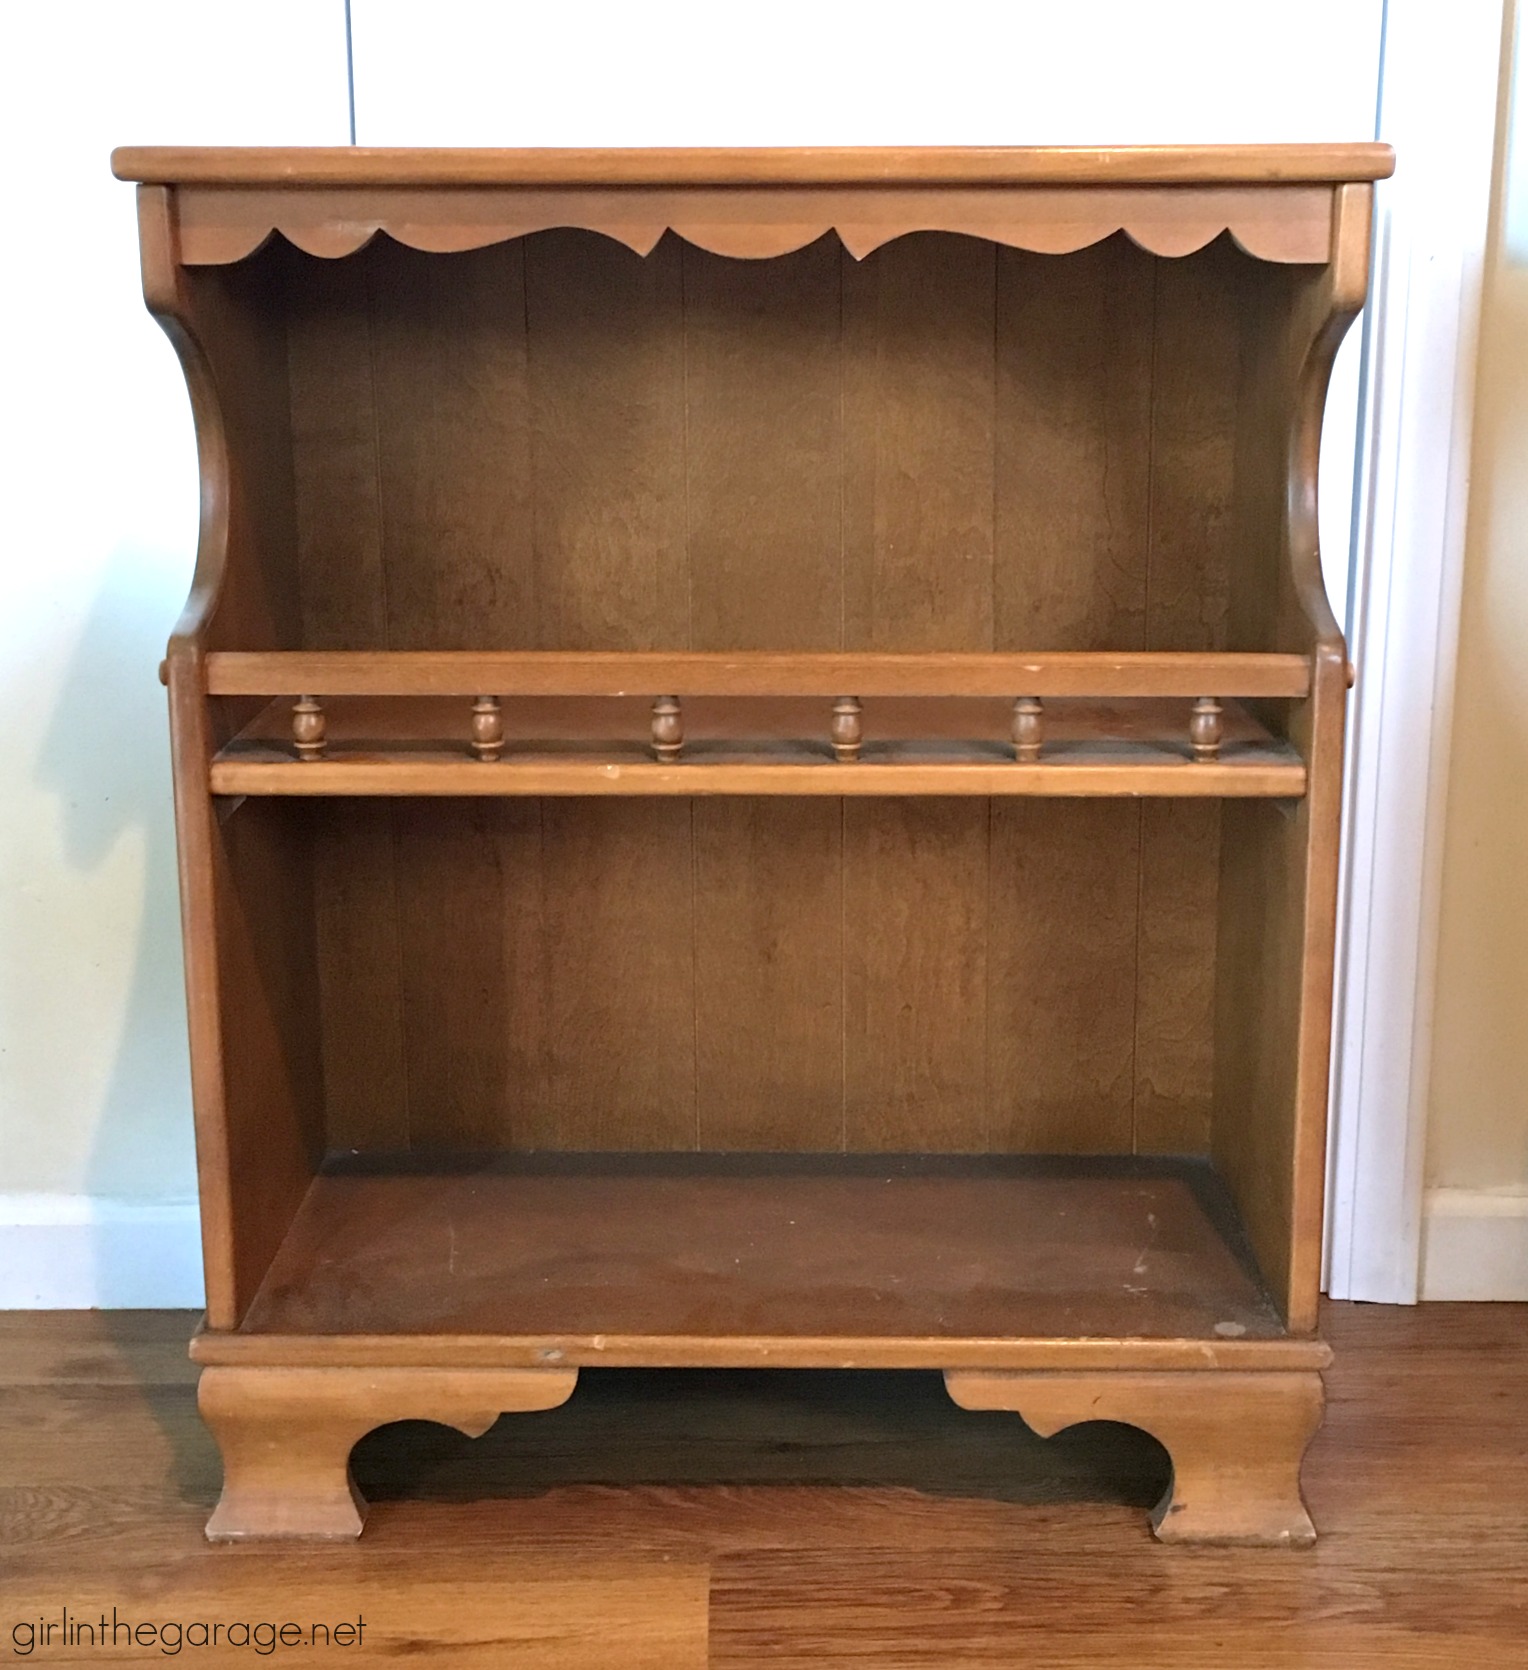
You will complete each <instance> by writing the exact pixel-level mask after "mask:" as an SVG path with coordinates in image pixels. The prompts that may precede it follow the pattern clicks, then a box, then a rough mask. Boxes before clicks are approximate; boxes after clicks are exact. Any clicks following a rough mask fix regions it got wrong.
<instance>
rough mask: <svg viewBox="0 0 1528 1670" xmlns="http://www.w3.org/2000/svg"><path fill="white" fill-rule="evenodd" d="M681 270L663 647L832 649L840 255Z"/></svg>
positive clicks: (838, 532)
mask: <svg viewBox="0 0 1528 1670" xmlns="http://www.w3.org/2000/svg"><path fill="white" fill-rule="evenodd" d="M683 260H684V312H685V356H686V358H685V388H686V396H687V406H686V416H687V432H686V445H687V470H688V475H687V481H686V487H685V502H686V505H687V507H688V544H689V613H688V621H687V623H686V624H687V627H688V637H687V638H686V639H683V640H681V639H680V638H679V637H678V636H677V635H676V634H674V633H670V634H669V635H668V637H667V639H666V640H665V641H666V642H669V643H676V642H680V641H684V642H687V643H688V644H690V645H692V646H693V647H694V648H695V649H698V650H702V651H705V650H716V651H732V652H736V651H738V650H747V651H775V652H778V651H782V650H819V651H822V650H835V649H841V648H842V647H843V635H844V595H843V558H842V550H841V543H842V527H841V522H842V511H841V505H840V497H841V492H842V487H841V475H842V454H843V411H842V391H841V369H840V312H841V296H840V290H841V283H840V266H841V252H840V251H839V250H838V249H837V248H836V247H835V245H834V244H833V242H832V240H830V239H826V240H823V241H822V242H820V243H816V244H813V245H811V246H809V247H808V248H806V249H803V250H800V251H798V252H797V253H795V254H793V255H788V256H782V257H781V258H779V259H778V260H775V261H770V262H768V263H764V264H757V263H752V262H739V261H724V260H721V259H719V258H717V257H715V256H708V255H704V254H701V253H698V252H696V251H693V250H687V251H685V253H684V257H683ZM782 482H789V483H790V491H789V492H785V493H782V492H781V491H780V484H781V483H782ZM761 553H763V554H764V555H763V557H762V560H761ZM681 693H682V694H690V693H691V692H689V691H685V690H683V689H682V688H681ZM814 693H815V694H822V692H814Z"/></svg>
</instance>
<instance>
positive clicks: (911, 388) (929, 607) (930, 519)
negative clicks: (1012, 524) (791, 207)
mask: <svg viewBox="0 0 1528 1670" xmlns="http://www.w3.org/2000/svg"><path fill="white" fill-rule="evenodd" d="M994 261H995V256H994V251H993V249H992V247H991V245H990V244H983V243H980V242H978V241H976V240H974V239H962V238H950V237H936V236H933V235H927V234H925V235H921V236H916V237H909V238H904V239H902V240H900V241H899V242H898V243H896V244H894V245H891V246H889V247H887V248H886V249H883V250H880V251H878V252H877V253H876V254H875V255H874V256H873V257H872V258H871V259H870V260H868V261H866V262H864V263H863V264H861V265H859V266H856V267H850V268H846V270H845V272H844V293H843V308H844V325H843V353H844V389H843V400H844V464H843V553H844V555H843V560H844V596H845V618H844V640H845V641H844V647H845V648H846V649H856V650H878V651H898V650H900V651H915V650H922V651H928V650H964V651H973V650H987V649H991V648H992V647H993V646H992V573H993V567H992V564H993V558H992V537H993V536H992V505H993V467H994V464H993V460H994V441H993V410H994V393H993V389H994V379H995V376H996V371H995V364H994V346H993V344H994V325H993V310H994V296H995V282H994V272H995V265H994ZM841 688H842V689H844V690H852V687H850V686H842V687H841ZM852 693H854V694H858V695H863V694H865V692H864V691H853V692H852ZM1014 693H1015V694H1019V693H1020V692H1014Z"/></svg>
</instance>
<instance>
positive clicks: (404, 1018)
mask: <svg viewBox="0 0 1528 1670" xmlns="http://www.w3.org/2000/svg"><path fill="white" fill-rule="evenodd" d="M387 868H388V892H389V894H390V895H391V912H392V921H393V958H394V967H395V970H396V979H395V981H394V990H395V993H396V997H397V1007H398V1048H399V1050H400V1051H401V1053H402V1055H403V1147H404V1150H405V1152H407V1153H413V1151H414V1084H413V1072H412V1051H411V1050H410V1049H409V1026H408V1013H407V1000H406V998H405V997H404V991H405V988H406V985H407V982H406V981H405V979H404V974H403V968H404V963H403V907H402V904H401V902H400V900H399V896H398V802H397V801H396V800H391V801H389V802H388V803H387ZM326 1111H327V1110H326Z"/></svg>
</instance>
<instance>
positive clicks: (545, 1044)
mask: <svg viewBox="0 0 1528 1670" xmlns="http://www.w3.org/2000/svg"><path fill="white" fill-rule="evenodd" d="M546 872H547V851H546V796H545V795H542V796H539V797H538V798H537V801H536V943H535V945H533V946H532V947H531V950H532V954H533V955H534V957H535V959H536V983H537V986H538V987H539V988H540V991H539V995H538V998H537V1003H538V1006H539V1013H538V1015H537V1016H536V1018H535V1026H536V1059H535V1062H534V1064H533V1066H532V1071H533V1073H534V1074H535V1084H536V1130H537V1132H538V1136H537V1141H538V1143H540V1142H543V1141H544V1140H545V1138H544V1137H542V1136H541V1135H540V1134H539V1133H541V1132H543V1131H545V1130H546V1128H547V1126H548V1125H549V1124H550V1123H551V1119H552V1049H551V1045H550V1040H549V1037H548V1018H549V1016H550V1015H551V1013H552V941H551V935H550V934H548V932H547V875H546Z"/></svg>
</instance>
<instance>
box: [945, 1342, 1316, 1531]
mask: <svg viewBox="0 0 1528 1670" xmlns="http://www.w3.org/2000/svg"><path fill="white" fill-rule="evenodd" d="M945 1385H946V1386H947V1388H948V1389H949V1393H950V1396H951V1397H952V1398H954V1400H955V1401H956V1402H957V1403H958V1404H959V1405H960V1406H961V1408H962V1409H1010V1410H1012V1411H1013V1412H1014V1413H1015V1414H1019V1415H1022V1416H1023V1418H1024V1422H1025V1424H1026V1425H1027V1426H1028V1427H1029V1428H1030V1430H1031V1431H1032V1432H1035V1433H1037V1434H1038V1435H1039V1436H1040V1437H1041V1438H1053V1437H1055V1435H1056V1434H1057V1433H1058V1432H1061V1431H1063V1430H1064V1429H1065V1428H1067V1427H1069V1426H1073V1425H1075V1424H1076V1423H1077V1422H1078V1421H1124V1422H1126V1423H1127V1424H1128V1425H1130V1426H1136V1427H1140V1428H1141V1429H1142V1430H1143V1431H1145V1432H1149V1433H1150V1434H1151V1435H1152V1437H1153V1438H1155V1439H1156V1440H1157V1441H1158V1442H1159V1443H1160V1444H1161V1445H1162V1447H1163V1448H1164V1449H1165V1450H1166V1451H1167V1454H1168V1458H1169V1460H1170V1461H1171V1463H1172V1478H1171V1481H1170V1482H1169V1484H1168V1487H1167V1490H1166V1492H1165V1494H1164V1495H1163V1496H1162V1498H1161V1500H1160V1501H1159V1502H1158V1503H1157V1505H1156V1506H1155V1507H1154V1508H1153V1509H1152V1513H1151V1524H1152V1529H1153V1530H1154V1531H1155V1532H1156V1534H1157V1536H1158V1537H1160V1538H1161V1540H1162V1541H1163V1542H1194V1543H1232V1544H1238V1545H1242V1546H1249V1547H1259V1546H1261V1547H1285V1548H1304V1547H1306V1546H1308V1545H1309V1544H1311V1543H1313V1542H1314V1541H1315V1540H1316V1528H1315V1526H1314V1525H1312V1524H1311V1518H1310V1514H1309V1513H1307V1512H1306V1508H1305V1501H1304V1498H1303V1497H1302V1496H1301V1494H1300V1463H1301V1462H1302V1461H1303V1460H1304V1458H1305V1452H1306V1450H1307V1449H1308V1448H1309V1446H1310V1441H1311V1439H1312V1438H1314V1437H1315V1435H1316V1428H1317V1427H1319V1426H1320V1425H1321V1408H1322V1402H1323V1398H1322V1390H1321V1376H1320V1375H1319V1374H1237V1373H1235V1372H1231V1373H1226V1374H1217V1375H1215V1376H1214V1377H1213V1378H1212V1379H1211V1380H1209V1381H1208V1382H1203V1381H1197V1380H1196V1381H1194V1382H1193V1383H1192V1384H1189V1383H1187V1382H1186V1381H1185V1379H1184V1377H1183V1376H1182V1375H1180V1374H1133V1373H1128V1372H1127V1373H1118V1372H1116V1373H1110V1374H1103V1375H1096V1374H1095V1375H1089V1374H1067V1373H1043V1374H1011V1373H1008V1374H1005V1373H1001V1372H997V1371H993V1370H975V1371H971V1370H964V1371H961V1370H957V1371H952V1372H949V1373H947V1374H946V1375H945Z"/></svg>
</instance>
